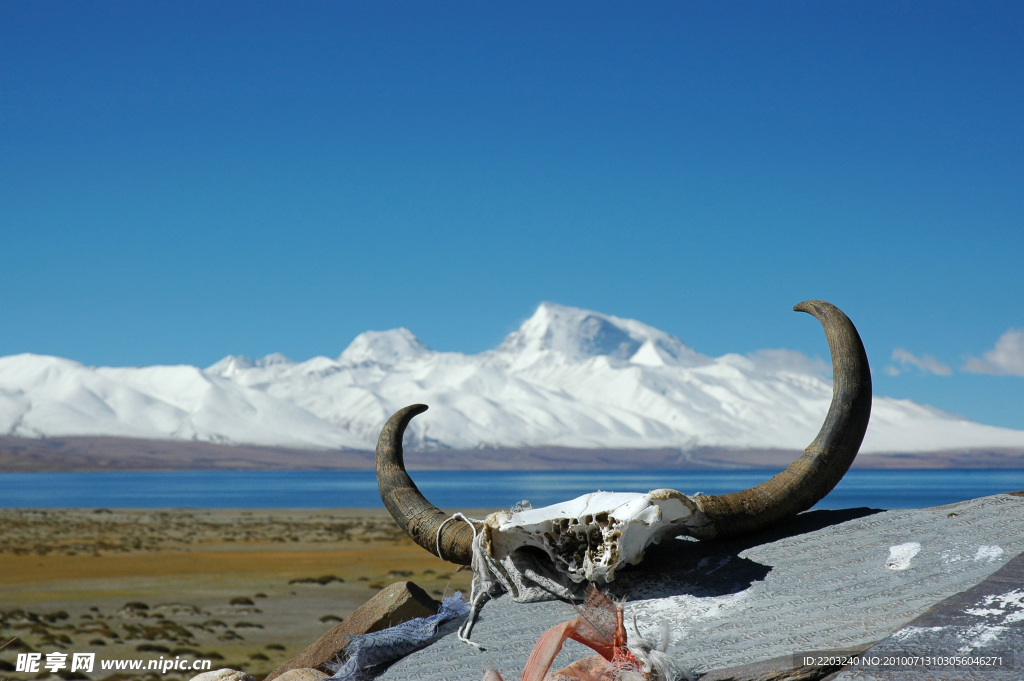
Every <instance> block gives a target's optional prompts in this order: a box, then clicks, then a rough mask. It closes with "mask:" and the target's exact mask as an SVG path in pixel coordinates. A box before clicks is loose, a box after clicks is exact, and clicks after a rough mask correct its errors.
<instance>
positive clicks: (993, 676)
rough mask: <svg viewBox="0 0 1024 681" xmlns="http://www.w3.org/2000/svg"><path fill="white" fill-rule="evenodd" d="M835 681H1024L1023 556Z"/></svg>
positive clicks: (926, 615)
mask: <svg viewBox="0 0 1024 681" xmlns="http://www.w3.org/2000/svg"><path fill="white" fill-rule="evenodd" d="M861 657H862V659H863V658H865V657H866V658H869V659H870V662H868V663H863V662H862V663H861V664H859V665H857V666H854V667H853V668H850V669H846V670H844V671H841V672H839V673H838V674H836V675H835V676H833V677H829V678H830V679H835V681H902V680H904V679H906V680H908V681H925V680H931V679H934V680H935V681H969V680H970V679H984V680H986V681H1004V680H1006V679H1024V554H1018V555H1017V557H1016V558H1013V559H1012V560H1010V561H1009V562H1008V563H1007V564H1006V565H1004V566H1003V567H1002V568H1000V569H999V570H998V571H997V572H996V573H995V574H993V575H991V576H989V578H988V579H986V580H985V581H983V582H982V583H981V584H978V585H976V586H974V587H972V588H970V589H968V590H966V591H963V592H961V593H958V594H956V595H955V596H951V597H949V598H947V599H946V600H944V601H942V602H941V603H939V604H938V605H936V606H935V607H933V608H931V609H930V610H928V611H927V612H926V613H924V614H923V615H921V616H920V617H918V618H917V619H915V620H914V621H912V622H911V623H910V624H908V625H906V626H905V627H902V628H901V629H900V630H899V631H897V632H896V633H894V634H892V635H891V636H889V637H888V638H886V639H885V640H884V641H882V642H881V643H879V644H877V645H875V646H872V647H871V648H870V649H868V650H867V652H866V653H865V654H864V655H863V656H861Z"/></svg>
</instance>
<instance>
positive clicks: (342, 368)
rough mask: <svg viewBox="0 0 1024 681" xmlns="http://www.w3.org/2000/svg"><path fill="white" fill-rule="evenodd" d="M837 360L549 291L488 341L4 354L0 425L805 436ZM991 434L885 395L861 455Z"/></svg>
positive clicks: (784, 441) (705, 441) (960, 443)
mask: <svg viewBox="0 0 1024 681" xmlns="http://www.w3.org/2000/svg"><path fill="white" fill-rule="evenodd" d="M830 374H831V371H830V367H829V365H828V364H827V363H826V362H825V361H822V360H820V359H819V360H812V359H810V358H808V357H806V356H804V355H802V354H800V353H797V352H792V351H787V350H763V351H760V352H757V353H754V354H752V355H748V356H741V355H735V354H729V355H723V356H721V357H707V356H705V355H701V354H700V353H698V352H696V351H694V350H693V349H691V348H689V347H687V346H686V345H685V344H684V343H683V342H682V341H680V340H679V339H678V338H676V337H674V336H671V335H670V334H667V333H665V332H663V331H659V330H658V329H655V328H653V327H650V326H647V325H645V324H642V323H640V322H637V321H634V320H630V319H620V318H618V317H613V316H611V315H605V314H599V313H597V312H590V311H587V310H580V309H577V308H571V307H564V306H560V305H554V304H551V303H544V304H542V305H540V307H538V308H537V311H536V312H535V313H534V314H533V316H532V317H530V319H528V320H527V321H526V322H524V323H523V325H522V326H521V327H520V328H519V329H518V330H517V331H515V332H513V333H512V334H510V335H509V336H508V337H507V338H506V339H505V341H504V342H503V343H502V344H501V345H499V346H498V347H497V348H495V349H494V350H489V351H487V352H483V353H480V354H478V355H464V354H461V353H452V352H434V351H433V350H431V349H429V348H428V347H427V346H426V345H424V344H423V343H422V342H421V341H420V340H419V339H418V338H416V336H414V335H413V334H412V333H411V332H410V331H408V330H407V329H392V330H390V331H367V332H366V333H363V334H360V335H359V336H358V337H356V339H355V340H353V341H352V343H351V344H350V345H349V346H348V348H346V349H345V351H344V352H342V353H341V355H340V356H339V357H338V358H337V359H330V358H327V357H314V358H313V359H310V360H308V361H305V362H293V361H292V360H289V359H288V358H286V357H284V356H283V355H280V354H274V355H268V356H267V357H264V358H262V359H256V360H254V359H249V358H245V357H236V356H228V357H225V358H224V359H222V360H221V361H219V362H217V363H216V364H214V365H213V366H211V367H209V368H207V369H205V370H201V369H197V368H195V367H191V366H157V367H144V368H109V367H100V368H92V367H86V366H83V365H81V364H78V363H76V362H72V361H70V360H65V359H60V358H56V357H43V356H38V355H15V356H10V357H3V358H0V433H6V434H8V435H16V436H24V437H41V436H61V435H65V436H66V435H115V436H131V437H142V438H174V439H196V440H203V441H210V442H222V443H249V444H262V445H281V446H290V447H316V448H324V447H326V448H355V449H372V448H373V446H374V443H375V441H376V438H377V434H378V433H379V432H380V428H381V426H382V425H383V423H384V421H385V420H386V419H387V417H388V416H389V415H390V414H392V413H393V412H394V411H395V410H397V409H398V408H400V407H403V406H405V405H407V404H412V403H414V402H423V403H426V404H428V405H430V407H431V409H430V411H429V412H427V413H426V414H424V415H422V416H420V417H418V418H417V419H415V420H414V421H413V422H412V425H411V426H410V429H409V431H410V437H411V439H412V444H413V446H416V447H450V448H459V449H468V448H474V447H480V446H511V447H516V446H537V445H562V446H570V447H623V448H625V447H636V448H653V447H679V448H690V447H695V446H726V447H738V448H739V447H776V448H783V449H802V448H803V447H805V446H806V445H807V444H808V443H809V442H810V441H811V440H812V439H813V438H814V436H815V435H816V434H817V432H818V429H819V428H820V427H821V424H822V421H823V420H824V416H825V413H826V412H827V411H828V406H829V403H830V401H831V398H832V387H831V380H830V379H831V376H830ZM982 446H988V447H1024V431H1016V430H1010V429H1006V428H997V427H994V426H986V425H983V424H980V423H977V422H975V421H970V420H968V419H965V418H963V417H960V416H956V415H953V414H949V413H946V412H943V411H941V410H938V409H935V408H932V407H929V406H926V405H921V404H917V403H914V402H910V401H908V400H894V399H891V398H886V397H876V398H875V400H874V406H873V410H872V416H871V424H870V426H869V428H868V434H867V437H866V439H865V442H864V446H863V448H862V451H865V452H877V451H902V452H914V451H931V450H939V449H951V448H967V447H982Z"/></svg>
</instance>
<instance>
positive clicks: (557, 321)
mask: <svg viewBox="0 0 1024 681" xmlns="http://www.w3.org/2000/svg"><path fill="white" fill-rule="evenodd" d="M498 351H499V352H505V353H509V354H515V355H520V356H522V355H531V354H542V353H547V352H556V353H559V354H562V355H564V356H565V357H567V358H569V359H572V360H576V361H581V360H585V359H588V358H590V357H598V356H607V357H612V358H615V359H619V360H630V361H633V362H634V363H636V364H641V365H646V366H654V365H657V366H661V365H667V364H670V365H684V366H697V365H700V364H704V363H706V361H707V360H708V358H706V357H703V356H702V355H700V354H698V353H696V352H694V351H693V350H692V349H690V348H689V347H687V346H686V345H685V344H684V343H683V342H682V341H680V340H679V339H678V338H676V337H675V336H672V335H670V334H667V333H665V332H664V331H659V330H658V329H656V328H654V327H653V326H648V325H646V324H643V323H641V322H638V321H636V320H633V319H622V318H620V317H614V316H612V315H606V314H601V313H599V312H593V311H591V310H583V309H580V308H577V307H567V306H564V305H556V304H554V303H541V304H540V306H538V307H537V311H536V312H534V313H533V316H532V317H530V318H529V319H527V320H526V321H525V322H523V324H522V326H520V327H519V329H518V330H516V331H514V332H512V333H511V334H509V335H508V336H507V337H506V338H505V341H504V342H503V343H502V344H501V345H500V346H498ZM633 358H635V359H633Z"/></svg>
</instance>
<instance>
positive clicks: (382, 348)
mask: <svg viewBox="0 0 1024 681" xmlns="http://www.w3.org/2000/svg"><path fill="white" fill-rule="evenodd" d="M432 352H433V350H431V349H430V348H428V347H427V346H426V345H424V344H423V342H422V341H421V340H420V339H419V338H417V337H416V336H414V335H413V333H412V332H411V331H409V329H406V328H402V327H400V328H397V329H390V330H388V331H365V332H363V333H361V334H359V335H358V336H356V337H355V340H353V341H352V343H350V344H349V346H348V347H347V348H345V351H344V352H342V353H341V355H339V356H338V363H339V364H348V365H354V364H365V363H367V362H369V363H373V364H381V365H383V366H394V365H395V364H397V363H398V362H400V361H401V360H403V359H406V358H408V357H417V356H420V355H428V354H431V353H432Z"/></svg>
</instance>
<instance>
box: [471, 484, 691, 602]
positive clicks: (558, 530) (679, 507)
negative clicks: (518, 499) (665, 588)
mask: <svg viewBox="0 0 1024 681" xmlns="http://www.w3.org/2000/svg"><path fill="white" fill-rule="evenodd" d="M708 524H709V520H708V518H707V517H706V516H704V515H703V514H702V513H701V512H700V511H699V510H698V509H697V506H696V504H694V503H693V501H691V500H690V499H689V497H687V496H686V495H683V494H680V493H679V492H676V491H675V490H670V489H659V490H654V491H653V492H649V493H647V494H631V493H616V492H592V493H590V494H585V495H583V496H581V497H578V498H576V499H572V500H571V501H564V502H562V503H559V504H554V505H552V506H545V507H544V508H537V509H534V508H525V509H523V510H517V511H514V512H512V511H500V512H498V513H493V514H491V515H490V516H488V517H487V519H486V520H484V525H485V529H484V538H483V548H484V550H486V551H487V553H488V555H489V556H490V557H492V558H493V559H495V560H497V561H498V562H502V561H503V560H504V559H505V558H506V557H507V556H510V555H511V554H512V553H513V552H515V551H517V550H519V549H521V548H523V547H534V548H536V549H539V550H541V551H543V552H544V553H545V554H547V556H548V558H549V559H550V560H551V562H552V563H553V564H554V566H555V568H556V569H557V570H558V571H559V572H562V573H564V574H566V575H568V577H569V579H571V580H572V581H573V582H576V583H580V582H583V581H591V582H599V583H603V582H610V581H612V580H614V579H615V571H616V570H618V569H619V568H620V567H621V566H623V565H636V564H637V563H639V562H640V561H641V560H643V557H644V549H646V548H647V547H648V546H649V545H651V544H656V543H658V542H660V541H661V540H662V539H665V538H668V537H675V536H678V535H679V534H690V535H692V534H695V533H700V530H701V529H703V528H705V527H707V525H708Z"/></svg>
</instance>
